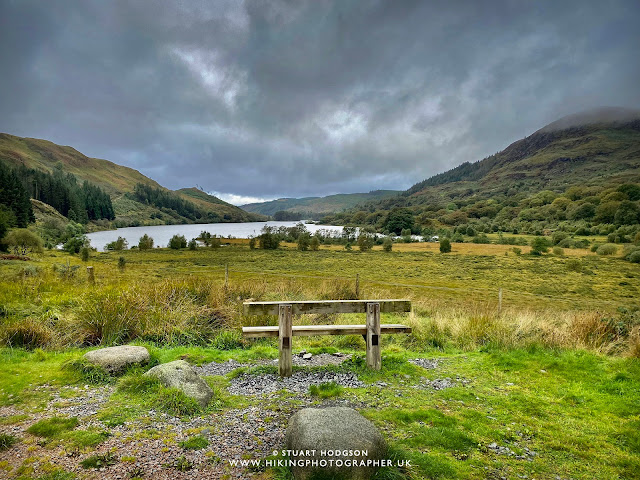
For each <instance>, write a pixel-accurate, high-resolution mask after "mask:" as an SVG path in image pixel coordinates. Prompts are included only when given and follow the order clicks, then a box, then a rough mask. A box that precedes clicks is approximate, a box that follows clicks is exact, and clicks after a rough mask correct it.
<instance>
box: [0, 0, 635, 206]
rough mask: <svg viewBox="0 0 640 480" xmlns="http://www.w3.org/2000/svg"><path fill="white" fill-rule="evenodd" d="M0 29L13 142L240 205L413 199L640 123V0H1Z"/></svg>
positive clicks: (2, 120) (1, 106)
mask: <svg viewBox="0 0 640 480" xmlns="http://www.w3.org/2000/svg"><path fill="white" fill-rule="evenodd" d="M0 23H1V25H0V65H1V66H2V69H1V71H0V131H1V132H6V133H11V134H14V135H19V136H28V137H36V138H45V139H48V140H51V141H53V142H55V143H59V144H63V145H71V146H73V147H75V148H76V149H78V150H79V151H81V152H82V153H84V154H86V155H88V156H92V157H98V158H105V159H108V160H111V161H113V162H116V163H119V164H122V165H127V166H130V167H133V168H136V169H138V170H140V171H141V172H142V173H144V174H145V175H147V176H149V177H151V178H153V179H154V180H156V181H158V182H159V183H161V184H162V185H164V186H167V187H169V188H172V189H177V188H181V187H190V186H196V185H197V186H200V187H202V188H203V189H204V190H206V191H209V192H217V193H218V194H220V196H221V197H222V198H224V199H226V200H232V201H234V202H235V203H243V200H244V199H243V198H240V197H252V198H259V199H271V198H277V197H284V196H287V197H294V196H309V195H319V196H323V195H329V194H333V193H350V192H366V191H369V190H375V189H406V188H408V187H410V186H411V185H413V184H414V183H416V182H419V181H421V180H423V179H425V178H427V177H429V176H431V175H434V174H436V173H440V172H442V171H445V170H448V169H450V168H452V167H454V166H456V165H459V164H460V163H462V162H464V161H475V160H479V159H481V158H483V157H485V156H487V155H490V154H492V153H495V152H497V151H499V150H502V149H503V148H504V147H506V146H507V145H508V144H510V143H512V142H513V141H515V140H518V139H520V138H522V137H524V136H526V135H529V134H531V133H533V132H534V131H535V130H537V129H539V128H541V127H542V126H544V125H545V124H547V123H549V122H552V121H554V120H556V119H558V118H559V117H561V116H563V115H566V114H570V113H574V112H577V111H581V110H585V109H589V108H593V107H598V106H603V105H612V106H623V107H634V108H638V107H640V53H639V52H640V27H639V25H640V2H639V1H638V0H629V1H605V0H594V1H588V0H579V1H566V0H562V1H557V0H550V1H544V0H536V1H534V0H530V1H527V0H514V1H490V0H487V1H476V0H471V1H456V0H446V1H441V2H438V1H415V2H414V1H407V0H400V1H398V0H389V1H379V2H377V1H347V0H336V1H335V2H331V1H319V0H312V1H309V2H301V1H264V0H263V1H247V2H242V1H236V0H229V1H226V0H225V1H215V0H212V1H203V2H196V1H186V0H185V1H166V2H159V1H151V0H149V1H131V2H127V1H113V2H105V1H102V0H100V1H87V0H78V1H75V2H69V1H62V0H56V1H51V2H48V1H47V2H44V1H41V0H35V1H19V0H16V1H12V0H0ZM234 196H235V197H234Z"/></svg>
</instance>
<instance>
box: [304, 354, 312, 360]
mask: <svg viewBox="0 0 640 480" xmlns="http://www.w3.org/2000/svg"><path fill="white" fill-rule="evenodd" d="M311 357H313V355H312V354H311V353H305V354H304V355H302V358H303V359H304V360H311Z"/></svg>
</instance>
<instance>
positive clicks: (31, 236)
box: [4, 228, 44, 255]
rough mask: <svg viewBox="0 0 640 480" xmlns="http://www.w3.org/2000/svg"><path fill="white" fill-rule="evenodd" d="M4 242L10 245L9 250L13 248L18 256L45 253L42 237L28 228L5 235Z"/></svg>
mask: <svg viewBox="0 0 640 480" xmlns="http://www.w3.org/2000/svg"><path fill="white" fill-rule="evenodd" d="M4 242H5V243H6V244H7V245H9V248H11V249H12V250H13V253H15V254H16V255H26V254H27V253H42V252H43V251H44V249H43V248H42V240H40V237H39V236H38V235H36V234H35V233H33V232H32V231H31V230H27V229H26V228H16V229H14V230H11V231H10V232H9V233H8V234H7V235H5V237H4Z"/></svg>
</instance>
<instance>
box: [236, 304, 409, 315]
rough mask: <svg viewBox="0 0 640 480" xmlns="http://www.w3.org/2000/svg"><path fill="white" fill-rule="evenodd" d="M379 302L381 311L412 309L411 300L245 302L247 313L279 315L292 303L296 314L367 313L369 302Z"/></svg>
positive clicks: (392, 311) (391, 311) (393, 311)
mask: <svg viewBox="0 0 640 480" xmlns="http://www.w3.org/2000/svg"><path fill="white" fill-rule="evenodd" d="M371 302H375V303H379V304H380V312H381V313H402V312H410V311H411V301H410V300H322V301H316V300H307V301H300V302H245V303H244V314H245V315H278V312H279V310H278V309H279V307H280V305H291V308H292V312H293V314H294V315H301V314H306V313H366V312H367V303H371Z"/></svg>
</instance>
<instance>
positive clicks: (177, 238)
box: [169, 234, 187, 250]
mask: <svg viewBox="0 0 640 480" xmlns="http://www.w3.org/2000/svg"><path fill="white" fill-rule="evenodd" d="M169 248H172V249H173V250H180V249H181V248H187V239H186V238H185V237H184V235H177V234H176V235H174V236H173V237H171V240H169Z"/></svg>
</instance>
